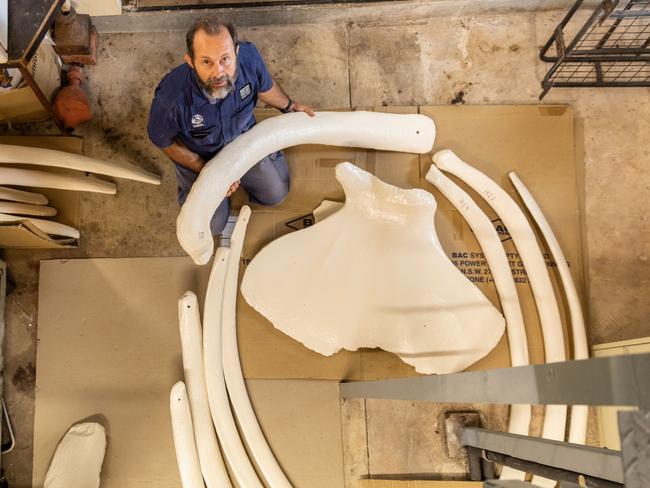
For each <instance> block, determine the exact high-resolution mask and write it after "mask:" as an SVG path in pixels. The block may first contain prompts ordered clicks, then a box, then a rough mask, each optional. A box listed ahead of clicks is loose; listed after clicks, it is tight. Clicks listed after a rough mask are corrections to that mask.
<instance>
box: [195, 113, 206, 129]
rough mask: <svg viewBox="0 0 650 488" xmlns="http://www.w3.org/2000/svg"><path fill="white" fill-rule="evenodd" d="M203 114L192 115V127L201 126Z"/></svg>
mask: <svg viewBox="0 0 650 488" xmlns="http://www.w3.org/2000/svg"><path fill="white" fill-rule="evenodd" d="M203 125H204V124H203V115H201V114H195V115H193V116H192V127H203Z"/></svg>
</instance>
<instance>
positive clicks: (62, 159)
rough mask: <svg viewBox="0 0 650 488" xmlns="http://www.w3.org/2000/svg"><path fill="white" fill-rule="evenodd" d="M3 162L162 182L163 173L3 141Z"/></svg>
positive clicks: (0, 154) (0, 152)
mask: <svg viewBox="0 0 650 488" xmlns="http://www.w3.org/2000/svg"><path fill="white" fill-rule="evenodd" d="M4 163H9V164H36V165H39V166H52V167H54V168H67V169H74V170H77V171H87V172H89V173H97V174H100V175H107V176H113V177H115V178H125V179H127V180H135V181H141V182H143V183H150V184H153V185H160V176H158V175H156V174H154V173H150V172H149V171H146V170H144V169H142V168H140V167H138V166H135V165H134V164H130V163H124V162H119V161H111V162H108V161H102V160H100V159H95V158H89V157H88V156H82V155H81V154H73V153H68V152H64V151H57V150H55V149H43V148H39V147H26V146H14V145H11V144H0V164H4Z"/></svg>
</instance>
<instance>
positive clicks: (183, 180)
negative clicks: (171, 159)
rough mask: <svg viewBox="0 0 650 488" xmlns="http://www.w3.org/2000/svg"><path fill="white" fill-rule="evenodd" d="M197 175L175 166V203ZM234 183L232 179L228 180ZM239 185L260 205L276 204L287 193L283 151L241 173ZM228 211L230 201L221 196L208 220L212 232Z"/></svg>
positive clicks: (223, 222) (182, 198)
mask: <svg viewBox="0 0 650 488" xmlns="http://www.w3.org/2000/svg"><path fill="white" fill-rule="evenodd" d="M198 176H199V175H198V174H197V173H195V172H194V171H191V170H189V169H187V168H184V167H182V166H180V165H178V164H177V165H176V179H177V180H178V203H179V204H180V205H181V206H182V205H183V204H184V203H185V200H186V199H187V195H188V193H189V192H190V189H191V188H192V185H193V184H194V182H195V181H196V179H197V178H198ZM230 183H233V182H230ZM241 186H242V187H243V188H244V190H246V193H247V194H248V198H249V199H250V200H251V201H252V202H254V203H259V204H260V205H277V204H278V203H280V202H282V201H283V200H284V199H285V198H286V196H287V194H288V193H289V186H290V185H289V165H288V164H287V159H286V158H285V157H284V154H283V153H282V151H278V152H276V153H273V154H270V155H269V156H267V157H265V158H264V159H262V160H261V161H260V162H259V163H257V164H256V165H255V166H253V167H252V168H251V169H249V170H248V172H247V173H246V174H245V175H244V176H242V179H241ZM229 214H230V200H229V199H228V198H224V200H223V201H222V202H221V204H220V205H219V207H217V210H216V211H215V212H214V215H213V216H212V220H211V221H210V230H212V234H213V235H217V234H220V233H221V231H222V230H223V228H224V227H225V226H226V221H227V220H228V215H229Z"/></svg>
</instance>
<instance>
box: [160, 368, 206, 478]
mask: <svg viewBox="0 0 650 488" xmlns="http://www.w3.org/2000/svg"><path fill="white" fill-rule="evenodd" d="M169 411H170V413H171V417H172V433H173V435H174V449H175V451H176V462H177V463H178V471H179V473H180V477H181V485H182V486H183V488H205V487H204V485H203V477H202V476H201V466H200V464H199V455H198V454H197V452H196V444H195V443H194V427H193V426H192V414H191V412H190V403H189V400H188V399H187V391H186V390H185V383H183V382H182V381H179V382H178V383H176V384H175V385H174V386H172V390H171V392H170V394H169Z"/></svg>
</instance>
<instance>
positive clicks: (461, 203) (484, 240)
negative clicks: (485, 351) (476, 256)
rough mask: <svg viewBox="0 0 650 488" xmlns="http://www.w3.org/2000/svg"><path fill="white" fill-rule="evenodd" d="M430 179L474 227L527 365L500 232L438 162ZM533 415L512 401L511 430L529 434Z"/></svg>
mask: <svg viewBox="0 0 650 488" xmlns="http://www.w3.org/2000/svg"><path fill="white" fill-rule="evenodd" d="M425 178H426V180H427V181H428V182H429V183H431V184H432V185H433V186H435V187H436V188H437V189H438V190H439V191H440V192H441V193H442V194H443V195H444V196H445V197H446V198H447V199H448V200H449V201H450V202H451V204H452V205H453V206H454V207H455V208H456V209H457V210H458V212H460V214H461V215H462V216H463V218H464V219H465V221H466V222H467V223H468V225H469V226H470V228H471V229H472V233H473V234H474V237H476V240H477V241H478V243H479V245H480V246H481V249H482V250H483V253H484V255H485V259H486V261H487V262H488V265H489V267H490V271H491V272H492V278H494V285H495V287H496V289H497V293H498V294H499V301H500V302H501V308H502V309H503V315H504V316H505V318H506V331H507V334H508V345H509V347H510V364H511V365H512V366H526V365H528V364H529V360H528V341H527V340H526V325H525V324H524V317H523V314H522V312H521V305H520V303H519V296H518V295H517V287H516V285H515V281H514V279H513V278H512V271H511V270H510V264H509V263H508V258H507V256H506V252H505V249H504V248H503V244H501V239H500V238H499V234H497V231H496V229H495V228H494V225H493V224H492V222H491V221H490V219H489V217H488V216H487V215H485V213H483V211H482V210H481V208H480V207H479V206H478V205H477V204H476V202H475V201H474V200H473V199H472V197H470V196H469V195H468V194H467V193H465V191H464V190H463V189H462V188H461V187H460V186H458V185H457V184H456V183H454V182H453V181H452V180H451V179H450V178H447V177H446V176H445V175H444V174H443V173H442V171H440V170H439V169H438V168H437V167H436V166H435V165H434V164H432V165H431V167H430V168H429V172H428V173H427V175H426V176H425ZM530 419H531V407H530V405H512V406H511V408H510V422H509V424H508V432H510V433H511V434H520V435H528V431H529V427H530ZM525 476H526V473H525V472H523V471H517V470H514V469H512V468H509V467H508V466H504V468H503V470H502V471H501V476H500V477H501V479H518V480H521V481H523V480H524V478H525Z"/></svg>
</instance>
